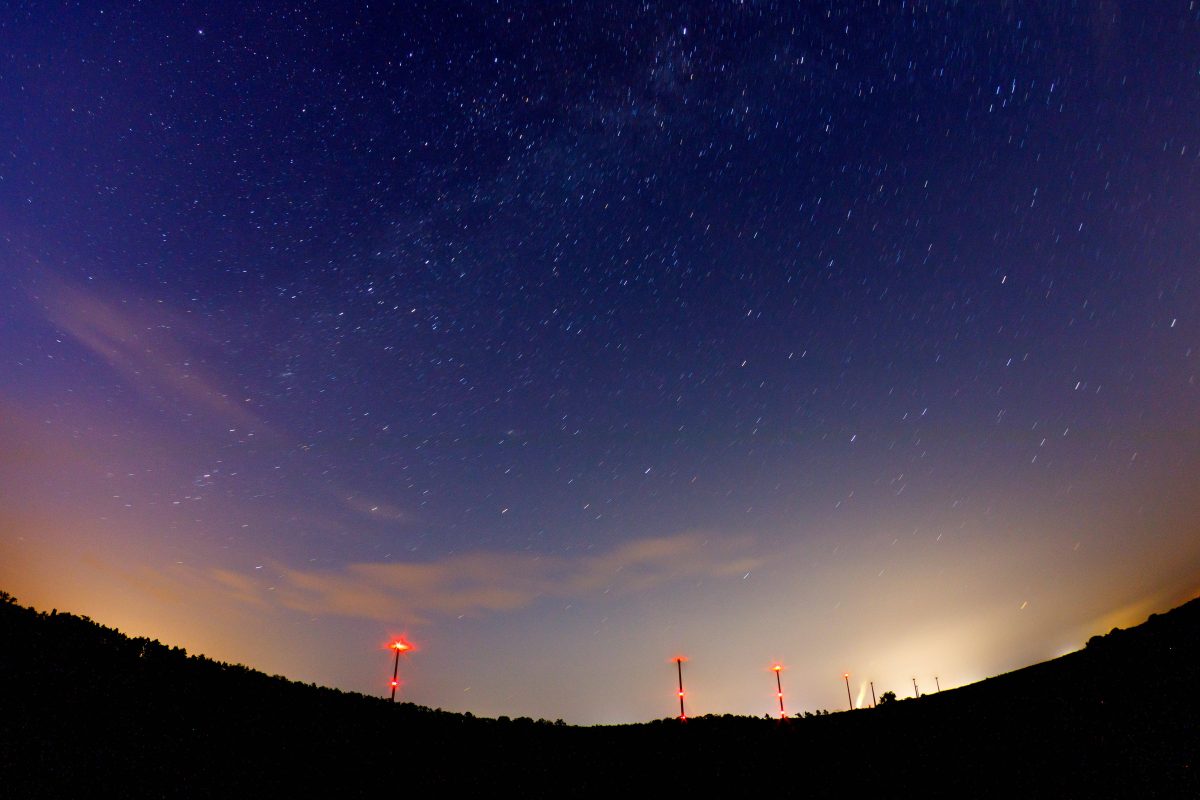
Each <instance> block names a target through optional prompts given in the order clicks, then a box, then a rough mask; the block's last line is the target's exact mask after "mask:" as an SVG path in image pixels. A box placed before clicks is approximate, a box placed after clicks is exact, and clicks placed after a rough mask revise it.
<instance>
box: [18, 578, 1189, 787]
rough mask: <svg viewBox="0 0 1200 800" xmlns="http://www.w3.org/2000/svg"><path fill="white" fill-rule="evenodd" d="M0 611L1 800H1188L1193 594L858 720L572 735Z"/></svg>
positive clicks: (651, 726)
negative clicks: (804, 799) (1006, 669)
mask: <svg viewBox="0 0 1200 800" xmlns="http://www.w3.org/2000/svg"><path fill="white" fill-rule="evenodd" d="M0 599H2V600H3V602H0V797H4V798H8V797H13V798H23V797H74V796H78V797H100V796H110V797H169V796H185V797H200V796H223V797H255V796H261V797H280V796H286V795H289V794H292V795H295V796H299V797H311V796H321V795H326V794H327V795H329V796H338V797H348V796H349V797H353V796H368V795H370V796H380V797H382V796H387V797H402V796H411V795H413V794H414V793H417V792H422V793H429V792H436V793H437V794H436V796H439V797H441V796H451V797H454V796H466V795H475V796H480V797H485V796H489V795H492V794H504V795H506V796H507V795H514V796H517V797H529V796H547V795H550V796H556V797H558V796H581V795H582V796H593V795H597V794H601V793H604V792H606V791H612V790H618V791H620V792H621V794H623V795H626V796H629V795H632V796H644V795H645V794H647V793H650V792H656V793H657V792H669V793H670V794H672V795H676V794H684V793H689V792H695V791H701V790H709V791H704V792H703V794H704V795H705V796H708V795H710V794H711V792H712V791H713V790H715V791H722V790H724V791H728V792H730V793H736V794H734V796H748V795H751V794H767V793H769V794H772V795H776V796H777V795H780V794H783V795H789V796H830V795H837V796H840V797H860V796H869V795H874V796H880V797H905V796H956V797H979V796H1000V797H1030V796H1038V797H1200V780H1198V779H1197V775H1196V771H1197V762H1198V761H1200V722H1198V717H1200V713H1198V712H1200V702H1197V696H1198V693H1200V682H1198V680H1197V679H1198V678H1200V600H1193V601H1192V602H1190V603H1188V604H1186V605H1184V606H1181V607H1180V608H1177V609H1175V610H1174V611H1171V612H1169V613H1166V614H1162V615H1156V616H1152V617H1151V618H1150V619H1149V620H1147V621H1146V622H1145V623H1143V624H1142V625H1139V626H1137V627H1136V628H1131V629H1129V630H1114V631H1113V632H1112V633H1110V634H1109V635H1107V636H1103V637H1096V638H1094V639H1092V640H1091V641H1090V642H1088V645H1087V647H1086V648H1085V649H1084V650H1081V651H1079V652H1077V653H1072V654H1070V655H1067V656H1064V657H1062V658H1059V659H1056V660H1054V661H1049V662H1046V663H1043V664H1038V665H1035V666H1032V667H1028V668H1027V669H1023V670H1019V671H1017V672H1012V673H1009V674H1007V675H1002V676H1000V677H997V678H992V679H990V680H986V681H982V682H980V683H977V684H974V685H971V686H967V687H963V688H961V689H955V690H952V691H945V692H942V693H940V694H936V695H930V696H926V697H923V698H921V699H920V700H906V701H901V702H897V703H892V704H888V705H884V706H881V707H879V708H877V709H869V710H861V711H854V712H845V713H837V714H830V715H828V716H817V717H812V718H806V719H798V720H789V721H786V722H780V721H777V720H765V719H760V718H747V717H731V716H725V717H703V718H697V719H693V720H689V721H688V722H687V723H682V724H681V723H679V722H677V721H674V720H662V721H658V722H651V723H647V724H643V725H629V726H617V727H597V728H578V727H572V726H565V725H562V724H552V723H547V722H533V721H528V720H515V721H507V720H501V721H497V720H489V719H480V718H475V717H471V716H464V715H459V714H450V713H446V712H441V711H431V710H429V709H425V708H420V707H417V706H413V705H411V704H398V705H391V704H389V703H387V702H384V701H382V700H379V699H376V698H370V697H364V696H362V695H357V694H349V693H343V692H339V691H336V690H332V689H324V688H319V687H315V686H310V685H304V684H299V683H293V682H289V681H286V680H284V679H282V678H272V677H268V676H266V675H263V674H262V673H258V672H254V671H252V670H249V669H246V668H244V667H235V666H230V665H227V664H221V663H217V662H214V661H211V660H208V659H204V658H196V657H188V656H187V655H186V654H185V653H184V652H183V651H182V650H179V649H175V648H170V647H167V646H164V645H161V644H159V643H158V642H155V641H150V640H146V639H135V638H129V637H126V636H125V635H123V634H121V633H119V632H118V631H115V630H112V629H109V628H105V627H102V626H100V625H97V624H95V623H93V622H91V621H90V620H87V619H86V618H81V617H76V616H72V615H70V614H58V613H53V614H47V613H38V612H36V611H34V610H32V609H27V608H22V607H21V606H19V605H17V604H16V603H15V602H13V601H11V598H8V596H7V595H2V596H0ZM864 754H865V755H864Z"/></svg>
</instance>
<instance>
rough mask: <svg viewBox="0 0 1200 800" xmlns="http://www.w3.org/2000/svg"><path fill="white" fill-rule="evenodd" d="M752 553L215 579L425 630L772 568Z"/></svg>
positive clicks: (628, 550)
mask: <svg viewBox="0 0 1200 800" xmlns="http://www.w3.org/2000/svg"><path fill="white" fill-rule="evenodd" d="M748 546H749V543H748V542H747V541H746V540H728V539H723V538H721V539H716V538H712V539H710V538H706V537H704V536H701V535H699V534H694V533H688V534H680V535H677V536H667V537H654V538H646V539H637V540H634V541H632V542H627V543H625V544H622V545H620V546H618V547H616V548H615V549H613V550H611V551H609V552H607V553H603V554H599V555H584V556H576V557H558V556H538V555H532V554H523V553H495V552H477V553H467V554H462V555H453V556H447V557H446V558H443V559H441V560H438V561H431V562H399V563H397V562H386V563H356V564H350V565H348V566H346V567H344V568H341V569H336V570H302V569H290V568H278V569H274V570H271V571H270V574H271V576H272V583H271V585H270V586H267V585H265V584H263V583H262V582H261V581H259V580H255V579H252V578H247V577H244V576H237V575H235V574H233V573H230V572H228V571H221V572H220V573H213V574H211V575H210V577H211V578H212V579H213V580H215V581H217V582H219V583H220V584H221V585H222V586H224V587H226V588H228V589H230V590H232V591H233V592H234V593H235V594H236V596H237V597H238V598H239V599H241V600H243V601H247V602H254V603H261V602H267V603H271V604H277V605H281V606H283V607H284V608H287V609H290V610H293V611H300V612H303V613H306V614H311V615H331V616H345V617H356V618H362V619H373V620H379V621H395V620H397V619H403V620H406V621H409V622H412V623H418V622H427V621H429V620H430V619H431V618H434V617H445V616H458V615H471V616H478V615H483V614H489V613H500V612H505V611H513V610H516V609H519V608H523V607H525V606H527V605H529V604H530V603H532V602H534V601H535V600H536V599H538V598H540V597H558V598H586V597H589V596H593V595H596V594H600V593H602V592H622V593H629V592H639V591H645V590H648V589H651V588H653V587H655V586H659V585H662V584H665V583H668V582H672V581H679V580H684V579H698V578H723V577H728V576H735V575H738V576H740V575H743V574H745V573H746V572H748V571H750V570H752V569H755V568H756V567H758V566H759V565H760V564H761V563H762V559H760V558H758V557H755V556H753V555H749V554H748V553H747V550H748ZM252 587H253V588H252Z"/></svg>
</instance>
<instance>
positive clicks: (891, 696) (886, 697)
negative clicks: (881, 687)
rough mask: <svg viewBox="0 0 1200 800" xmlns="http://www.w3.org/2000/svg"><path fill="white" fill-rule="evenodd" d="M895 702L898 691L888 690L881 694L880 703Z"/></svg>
mask: <svg viewBox="0 0 1200 800" xmlns="http://www.w3.org/2000/svg"><path fill="white" fill-rule="evenodd" d="M894 702H896V693H895V692H892V691H887V692H884V693H883V694H881V695H879V705H883V704H884V703H894Z"/></svg>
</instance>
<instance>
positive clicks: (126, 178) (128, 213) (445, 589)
mask: <svg viewBox="0 0 1200 800" xmlns="http://www.w3.org/2000/svg"><path fill="white" fill-rule="evenodd" d="M226 5H227V6H228V7H226ZM356 5H359V4H354V3H292V4H289V5H288V6H287V7H286V8H285V7H284V5H283V4H278V5H276V4H269V3H268V4H254V5H248V4H225V5H222V4H200V3H196V4H190V3H189V4H176V3H144V4H136V3H130V4H110V3H79V4H75V3H71V4H60V3H50V2H45V3H43V2H29V3H15V4H10V5H8V6H7V7H6V11H5V12H4V13H3V14H2V15H0V588H4V589H5V590H7V591H9V592H11V593H13V594H14V595H16V596H17V597H18V599H19V600H21V601H22V602H24V603H27V604H34V605H36V606H38V607H39V608H41V609H49V608H51V607H57V608H59V609H61V610H69V611H73V612H76V613H81V614H87V615H89V616H91V617H92V618H93V619H95V620H97V621H99V622H102V623H105V624H108V625H113V626H116V627H119V628H121V629H122V630H123V631H125V632H127V633H130V634H134V635H149V636H152V637H155V638H160V639H162V640H163V641H164V642H167V643H170V644H177V645H181V646H184V647H186V648H187V649H188V650H189V651H190V652H200V653H205V654H207V655H210V656H212V657H215V658H219V659H222V660H227V661H232V662H240V663H244V664H247V665H249V666H252V667H255V668H258V669H262V670H264V671H267V672H269V673H272V674H274V673H281V674H284V675H287V676H288V677H291V678H295V679H299V680H303V681H306V682H308V681H315V682H317V683H321V684H326V685H333V686H338V687H341V688H344V689H352V690H357V691H363V692H367V693H372V694H376V695H386V694H387V691H388V688H387V681H388V679H390V677H391V667H392V664H391V656H390V654H389V652H388V651H387V650H386V643H387V642H388V641H389V638H390V637H392V636H395V635H398V634H400V633H406V634H407V635H408V637H409V638H410V639H412V640H413V641H414V642H415V643H416V644H417V646H418V647H419V651H418V652H415V653H413V654H412V655H410V656H408V657H406V659H405V662H404V663H403V664H402V665H401V674H402V676H403V678H404V685H403V686H402V687H401V691H400V696H401V697H402V698H404V699H409V700H413V701H415V702H418V703H422V704H425V705H429V706H437V707H442V708H445V709H449V710H455V711H472V712H473V713H475V714H482V715H489V716H495V715H499V714H508V715H510V716H514V717H515V716H520V715H528V716H532V717H547V718H550V719H554V718H560V717H561V718H564V719H566V720H567V721H569V722H578V723H594V722H620V721H635V720H645V719H652V718H658V717H665V716H670V715H672V714H674V713H677V706H676V698H675V687H674V679H675V668H674V665H673V664H672V663H671V659H672V658H673V657H674V656H676V655H686V656H687V657H688V658H689V659H690V660H689V662H688V663H687V664H686V665H685V670H684V677H685V679H686V680H687V683H688V687H687V689H688V704H689V707H688V711H689V713H690V714H704V713H726V712H730V713H747V714H757V715H761V714H763V713H768V712H771V711H772V710H773V708H776V707H775V703H776V699H775V686H774V677H773V675H772V673H771V672H770V666H771V664H772V663H773V662H774V661H776V660H778V661H781V662H782V663H783V664H784V665H785V666H786V668H787V669H786V670H785V672H784V673H783V685H784V690H785V692H786V693H787V704H788V707H789V709H788V710H789V711H802V710H812V709H817V708H831V709H837V708H844V707H845V706H846V702H847V701H846V691H845V685H844V684H843V682H842V674H843V673H844V672H849V673H850V675H851V678H850V682H851V687H852V689H853V693H854V695H855V700H856V702H858V703H862V702H868V703H869V700H870V695H869V688H868V683H867V682H868V681H872V680H873V681H874V682H875V686H876V689H877V691H879V692H882V691H884V690H887V689H892V690H895V691H897V693H898V694H900V696H902V697H903V696H906V695H909V694H911V693H912V682H911V681H912V679H913V678H914V677H915V678H916V680H917V682H918V683H919V684H920V688H921V691H925V690H926V689H929V690H933V689H934V677H935V676H937V678H938V682H939V683H940V684H941V686H942V688H948V687H950V686H956V685H961V684H964V683H967V682H970V681H973V680H977V679H979V678H982V677H986V676H988V675H992V674H997V673H1000V672H1004V671H1007V670H1010V669H1014V668H1017V667H1020V666H1024V665H1026V664H1029V663H1033V662H1036V661H1040V660H1043V659H1046V658H1050V657H1053V656H1056V655H1059V654H1062V653H1064V652H1067V651H1069V650H1072V649H1076V648H1078V647H1080V646H1081V645H1082V644H1083V642H1084V641H1085V640H1086V638H1087V637H1088V636H1090V635H1092V634H1095V633H1099V632H1105V631H1107V630H1108V629H1109V628H1111V627H1113V626H1114V625H1128V624H1132V623H1136V622H1138V621H1140V620H1141V619H1142V618H1144V617H1145V615H1146V614H1148V613H1150V612H1152V611H1161V610H1165V609H1166V608H1169V607H1171V606H1173V605H1175V604H1176V603H1178V602H1180V601H1182V600H1185V599H1187V598H1190V597H1192V596H1195V595H1196V593H1197V592H1198V591H1200V427H1198V424H1197V423H1198V420H1200V387H1198V386H1197V372H1198V362H1200V317H1198V316H1197V306H1198V303H1200V5H1198V4H1197V3H1196V2H1195V0H1163V1H1162V2H1132V1H1128V2H1117V1H1116V0H1095V2H1065V0H1064V2H1015V1H1010V2H1000V1H999V0H997V2H986V3H975V2H949V1H946V2H935V1H932V0H930V1H929V2H913V1H912V0H870V2H840V1H839V2H832V0H830V1H829V2H791V3H785V2H766V1H765V0H764V1H762V2H755V1H754V0H746V2H709V3H650V2H646V3H634V2H612V3H603V2H537V3H532V2H530V3H520V2H504V3H501V2H474V3H455V2H446V1H444V0H436V1H435V2H429V3H423V2H406V3H399V4H396V5H394V6H389V5H387V4H383V3H380V4H372V6H371V8H370V9H369V10H368V9H365V8H353V6H356ZM83 657H86V655H84V656H83Z"/></svg>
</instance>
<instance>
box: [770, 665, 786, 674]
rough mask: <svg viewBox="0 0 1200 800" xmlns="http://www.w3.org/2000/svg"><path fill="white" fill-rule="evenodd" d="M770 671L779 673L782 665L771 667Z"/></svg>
mask: <svg viewBox="0 0 1200 800" xmlns="http://www.w3.org/2000/svg"><path fill="white" fill-rule="evenodd" d="M771 669H773V670H775V671H776V672H781V671H783V664H776V665H775V666H773V667H771Z"/></svg>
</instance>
